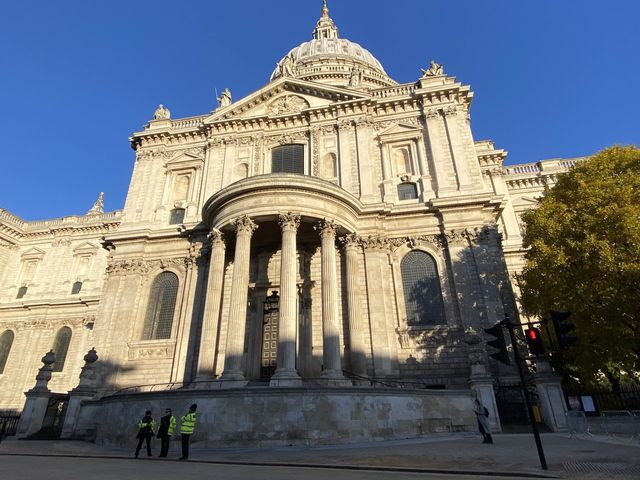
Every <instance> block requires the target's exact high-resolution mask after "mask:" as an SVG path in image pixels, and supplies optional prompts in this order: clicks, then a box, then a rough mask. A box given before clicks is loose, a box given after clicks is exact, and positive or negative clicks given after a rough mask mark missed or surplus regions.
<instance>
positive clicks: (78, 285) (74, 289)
mask: <svg viewBox="0 0 640 480" xmlns="http://www.w3.org/2000/svg"><path fill="white" fill-rule="evenodd" d="M80 290H82V282H75V283H74V284H73V286H72V287H71V295H77V294H78V293H80Z"/></svg>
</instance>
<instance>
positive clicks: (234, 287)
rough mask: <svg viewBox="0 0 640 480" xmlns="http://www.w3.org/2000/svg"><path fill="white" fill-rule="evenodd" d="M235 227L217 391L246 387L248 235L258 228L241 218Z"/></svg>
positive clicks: (249, 242)
mask: <svg viewBox="0 0 640 480" xmlns="http://www.w3.org/2000/svg"><path fill="white" fill-rule="evenodd" d="M234 226H235V228H236V254H235V257H234V260H233V278H232V280H231V299H230V306H229V320H228V322H227V345H226V349H225V353H224V371H223V372H222V375H221V376H220V380H219V386H220V388H233V387H240V386H243V385H246V383H247V381H246V380H245V378H244V375H243V374H242V356H243V353H244V334H245V329H246V325H247V296H248V289H249V260H250V252H251V236H252V235H253V232H254V231H255V230H256V229H257V228H258V226H257V225H256V224H255V223H254V222H253V221H252V220H251V219H250V218H249V217H248V216H247V215H244V216H242V217H240V218H237V219H236V220H235V221H234Z"/></svg>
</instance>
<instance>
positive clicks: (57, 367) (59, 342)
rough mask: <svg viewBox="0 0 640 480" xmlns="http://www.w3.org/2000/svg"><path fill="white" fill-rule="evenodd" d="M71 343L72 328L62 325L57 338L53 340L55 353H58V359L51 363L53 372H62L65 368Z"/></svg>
mask: <svg viewBox="0 0 640 480" xmlns="http://www.w3.org/2000/svg"><path fill="white" fill-rule="evenodd" d="M70 343H71V329H70V328H69V327H62V328H61V329H60V330H58V333H56V339H55V340H54V342H53V353H55V354H56V361H55V362H53V365H51V369H52V371H53V372H61V371H62V369H63V368H64V362H65V361H66V359H67V352H68V351H69V344H70Z"/></svg>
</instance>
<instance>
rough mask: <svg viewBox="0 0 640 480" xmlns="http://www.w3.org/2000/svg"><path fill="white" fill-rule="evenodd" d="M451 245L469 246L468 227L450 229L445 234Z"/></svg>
mask: <svg viewBox="0 0 640 480" xmlns="http://www.w3.org/2000/svg"><path fill="white" fill-rule="evenodd" d="M444 235H445V238H446V239H447V244H448V245H449V246H468V245H469V232H468V231H467V229H466V228H464V229H454V230H449V231H448V232H446V233H445V234H444Z"/></svg>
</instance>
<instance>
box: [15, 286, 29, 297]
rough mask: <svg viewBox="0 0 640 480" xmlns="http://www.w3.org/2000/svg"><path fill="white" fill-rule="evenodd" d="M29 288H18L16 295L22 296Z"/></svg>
mask: <svg viewBox="0 0 640 480" xmlns="http://www.w3.org/2000/svg"><path fill="white" fill-rule="evenodd" d="M27 288H28V287H20V288H19V289H18V295H16V298H22V297H24V296H25V295H26V294H27Z"/></svg>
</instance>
